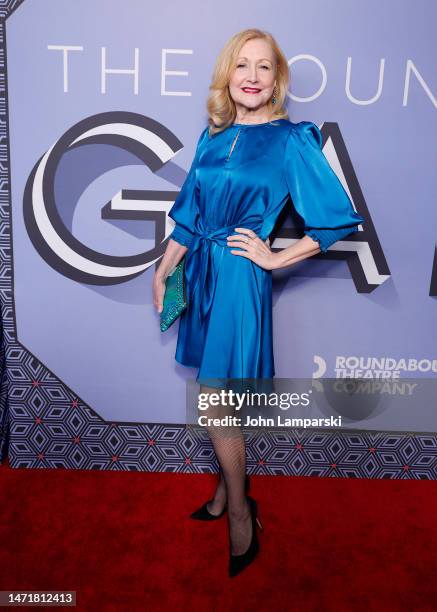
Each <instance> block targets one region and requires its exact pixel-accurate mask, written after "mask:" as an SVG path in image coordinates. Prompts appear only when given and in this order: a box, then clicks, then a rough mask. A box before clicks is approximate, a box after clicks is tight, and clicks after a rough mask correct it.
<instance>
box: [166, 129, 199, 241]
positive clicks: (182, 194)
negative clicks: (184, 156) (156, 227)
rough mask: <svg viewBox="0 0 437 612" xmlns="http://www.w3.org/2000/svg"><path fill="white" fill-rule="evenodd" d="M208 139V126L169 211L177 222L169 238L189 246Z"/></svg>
mask: <svg viewBox="0 0 437 612" xmlns="http://www.w3.org/2000/svg"><path fill="white" fill-rule="evenodd" d="M207 139H208V127H206V128H205V129H204V130H203V131H202V133H201V134H200V136H199V139H198V141H197V146H196V153H195V155H194V159H193V161H192V163H191V167H190V170H189V172H188V174H187V176H186V178H185V181H184V183H183V185H182V187H181V189H180V191H179V194H178V195H177V197H176V199H175V201H174V203H173V206H172V207H171V209H170V210H169V212H168V216H169V217H170V218H171V219H173V221H174V222H175V223H176V225H175V227H174V229H173V231H172V233H171V234H170V236H169V238H172V239H173V240H176V242H179V244H182V245H183V246H186V247H187V248H189V246H190V243H191V240H192V238H193V231H192V228H193V225H194V219H195V217H196V214H197V203H196V195H195V188H196V168H197V163H198V161H199V157H200V154H201V152H202V149H203V146H204V144H205V142H206V141H207Z"/></svg>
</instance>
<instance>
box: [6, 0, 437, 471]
mask: <svg viewBox="0 0 437 612" xmlns="http://www.w3.org/2000/svg"><path fill="white" fill-rule="evenodd" d="M0 10H1V21H0V28H1V40H0V44H1V49H2V54H1V61H2V63H3V65H2V81H1V90H0V96H1V102H2V103H1V106H0V113H1V119H2V121H1V123H0V131H1V136H2V140H1V142H2V147H1V155H2V163H1V167H0V172H1V174H2V181H1V191H0V198H1V208H0V210H1V216H0V227H1V232H0V241H1V266H2V267H1V270H2V274H1V277H0V287H1V314H2V347H1V350H2V353H1V355H2V389H1V408H0V411H1V412H0V414H1V418H0V422H1V438H0V439H1V448H2V452H3V454H4V455H5V454H6V453H7V454H8V455H9V461H10V463H11V465H12V466H13V467H53V468H56V467H67V468H73V469H120V470H153V471H164V470H165V471H185V472H202V471H203V472H206V471H213V470H215V469H216V467H217V464H216V462H215V457H214V453H213V451H212V447H211V444H210V442H209V440H208V437H207V435H206V433H204V434H201V435H195V434H194V432H193V431H191V430H190V429H187V428H186V427H185V425H184V424H185V418H186V404H185V396H186V395H185V394H186V385H187V380H188V379H193V378H194V377H195V375H196V373H197V371H195V370H193V369H192V368H188V367H184V366H182V365H180V364H179V363H177V362H176V361H175V359H174V353H175V347H176V337H177V326H178V323H177V324H175V325H174V326H173V327H171V328H170V329H169V330H168V331H167V332H166V333H165V334H162V333H161V332H160V329H159V316H158V314H157V312H156V310H155V308H154V306H153V303H152V278H153V274H154V271H155V269H156V266H157V264H158V263H159V260H160V258H161V256H162V254H163V252H164V249H165V244H166V238H167V237H168V235H169V234H170V233H171V231H172V229H173V226H174V225H173V221H172V220H171V219H170V218H169V217H168V216H167V212H168V210H169V209H170V207H171V205H172V203H173V201H174V199H175V197H176V196H177V194H178V191H179V189H180V187H181V185H182V184H183V182H184V180H185V177H186V173H187V170H188V168H189V165H190V163H191V160H192V157H193V154H194V148H195V143H196V141H197V138H198V136H199V134H200V132H201V130H202V129H203V128H204V127H205V125H206V121H207V114H206V107H205V101H206V98H207V95H208V87H209V83H210V78H211V74H212V69H213V66H214V63H215V60H216V57H217V54H218V53H219V51H220V50H221V48H222V46H223V45H224V43H225V42H226V41H227V40H228V39H229V38H230V37H231V36H232V35H233V34H235V33H236V32H238V31H240V30H243V29H246V28H249V27H258V28H260V29H263V30H267V31H268V32H271V33H272V34H273V35H274V37H275V38H276V39H277V41H278V42H279V44H280V46H281V48H282V49H283V51H284V53H285V55H286V57H287V58H288V61H289V66H290V75H291V79H290V90H289V92H288V108H289V115H290V119H291V120H292V121H294V122H299V121H302V120H305V121H313V122H314V123H316V124H317V125H318V126H319V127H320V129H321V131H322V134H323V139H324V147H323V151H324V154H325V156H326V157H327V159H328V161H329V162H330V164H331V166H332V168H333V169H334V171H335V172H336V173H337V175H338V177H339V178H340V180H341V181H342V183H343V185H344V187H345V189H346V190H347V191H348V193H349V195H350V197H351V199H352V201H353V204H354V206H355V208H356V210H357V212H358V213H359V214H361V215H362V216H363V217H364V218H365V221H366V223H365V224H363V226H362V227H360V232H359V233H358V234H356V235H355V236H354V237H353V239H351V240H347V239H346V240H344V241H339V242H338V243H336V244H335V245H333V246H332V247H331V248H330V250H329V252H328V253H327V254H326V255H318V256H315V257H311V258H309V259H307V260H305V261H302V262H300V263H298V264H296V265H294V266H292V267H290V268H287V269H282V270H277V271H274V273H273V325H274V352H275V366H276V376H277V377H279V378H290V377H296V378H307V379H315V378H318V379H323V378H324V377H329V378H344V377H350V378H364V379H369V380H371V381H373V382H377V383H378V384H384V383H389V382H390V381H393V380H399V383H400V385H401V384H402V383H403V382H404V383H406V382H407V379H409V378H415V377H422V378H426V379H428V380H430V379H434V378H436V377H437V353H436V337H437V336H436V329H437V328H436V301H435V300H436V295H437V256H436V230H437V209H436V206H435V193H436V192H437V178H436V176H437V175H436V172H435V169H436V157H437V156H436V147H435V143H436V141H437V134H436V122H435V117H436V115H435V113H436V107H437V78H436V72H435V56H436V55H435V52H436V42H435V33H434V30H435V27H434V24H435V20H436V18H437V8H436V7H434V6H432V5H431V3H429V2H426V1H425V0H419V1H415V2H413V1H412V0H411V1H410V0H409V1H407V0H401V1H396V2H395V1H394V0H389V1H386V2H384V3H380V2H378V1H377V0H367V1H361V0H359V1H357V2H353V3H351V2H348V1H347V0H329V1H323V2H322V1H321V0H309V1H308V0H292V1H291V2H286V3H285V2H279V1H277V0H274V1H273V2H270V3H268V4H266V3H265V2H261V1H259V0H255V1H252V2H250V3H249V2H240V3H237V4H235V3H234V2H230V0H222V2H221V3H216V2H212V1H207V2H200V1H198V0H186V1H185V2H169V1H167V0H164V1H163V2H160V3H151V2H142V1H140V0H127V1H126V2H123V3H120V2H116V1H115V0H104V1H103V0H94V1H93V2H88V1H86V0H74V1H73V0H57V1H56V2H52V1H49V0H24V1H9V2H6V1H5V2H0ZM406 34H407V35H406ZM281 223H282V225H281V227H279V228H278V231H277V232H276V233H275V236H274V241H273V243H272V248H276V249H281V248H285V247H287V246H288V245H290V244H292V243H293V242H294V241H296V240H297V239H299V236H300V235H301V234H298V233H296V231H295V229H294V228H293V225H292V222H291V219H290V218H289V216H287V215H285V216H284V219H283V221H282V222H281ZM392 389H393V387H390V385H388V386H387V392H391V391H390V390H392ZM396 392H399V393H400V394H403V393H407V392H408V389H407V387H404V388H403V390H402V388H401V386H398V387H397V391H396ZM344 416H345V423H346V425H345V428H344V430H342V431H335V432H334V431H321V430H317V431H315V430H308V429H306V430H303V429H296V430H292V431H288V432H284V433H283V434H282V435H281V436H279V437H275V436H269V435H268V434H267V433H266V434H261V435H256V436H255V435H254V436H249V439H248V469H249V471H251V472H252V473H266V474H311V475H332V476H337V475H343V476H350V477H353V476H361V477H385V478H386V477H399V478H403V477H404V478H435V477H436V476H437V467H436V461H437V435H436V434H435V432H436V431H437V416H436V415H434V409H433V405H432V398H430V401H429V402H428V401H426V399H423V401H422V400H421V401H416V402H411V404H409V407H408V412H407V413H406V411H405V410H403V411H397V410H396V402H391V403H389V404H387V409H381V408H380V409H376V408H375V411H374V412H372V411H370V412H369V411H367V412H366V413H365V414H363V415H359V414H357V415H354V414H345V415H344Z"/></svg>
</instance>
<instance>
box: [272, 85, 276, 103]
mask: <svg viewBox="0 0 437 612" xmlns="http://www.w3.org/2000/svg"><path fill="white" fill-rule="evenodd" d="M276 96H277V92H276V85H275V87H273V96H272V104H276Z"/></svg>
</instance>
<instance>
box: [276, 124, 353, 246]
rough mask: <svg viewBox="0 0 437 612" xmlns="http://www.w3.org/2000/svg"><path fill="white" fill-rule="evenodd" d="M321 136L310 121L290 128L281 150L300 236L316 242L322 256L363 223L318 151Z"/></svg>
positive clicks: (320, 145)
mask: <svg viewBox="0 0 437 612" xmlns="http://www.w3.org/2000/svg"><path fill="white" fill-rule="evenodd" d="M322 143H323V140H322V134H321V132H320V130H319V128H318V127H317V126H316V125H315V124H314V123H311V122H310V121H301V122H300V123H298V124H296V125H294V126H293V127H292V128H291V129H290V132H289V134H288V137H287V142H286V147H285V168H284V173H285V178H286V182H287V187H288V191H289V194H290V195H291V198H292V201H293V205H294V208H295V209H296V212H297V213H298V214H299V215H300V216H301V217H302V219H303V221H304V233H305V234H307V235H308V236H310V237H311V238H312V239H313V240H316V241H318V243H319V246H320V250H321V252H322V253H326V251H327V250H328V248H329V247H330V246H331V245H332V244H334V243H335V242H337V240H340V239H341V238H345V237H346V236H348V235H349V234H352V233H353V232H356V231H358V225H360V224H361V223H363V222H364V219H363V217H361V216H360V215H359V214H358V213H357V212H356V211H355V210H354V208H353V205H352V202H351V200H350V198H349V196H348V194H347V193H346V190H345V189H344V187H343V185H342V184H341V182H340V180H339V178H338V177H337V175H336V174H335V172H334V171H333V169H332V168H331V166H330V165H329V163H328V160H327V159H326V157H325V155H324V154H323V151H322Z"/></svg>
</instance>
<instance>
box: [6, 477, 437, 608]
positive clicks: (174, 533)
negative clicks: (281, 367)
mask: <svg viewBox="0 0 437 612" xmlns="http://www.w3.org/2000/svg"><path fill="white" fill-rule="evenodd" d="M214 482H215V477H214V476H211V475H200V476H197V475H191V474H164V473H156V474H150V473H133V472H114V471H111V472H109V471H107V472H102V471H67V470H45V469H41V470H25V469H23V470H12V469H10V468H8V467H2V468H0V490H1V493H2V497H1V500H2V503H1V510H0V521H1V523H0V535H1V552H0V560H1V577H0V590H9V589H11V590H18V589H25V590H43V589H47V590H75V591H76V592H77V602H78V605H77V609H79V610H93V611H100V610H145V609H146V608H149V609H151V610H153V611H156V610H158V611H160V610H168V609H170V610H173V611H174V612H179V611H185V610H187V611H188V610H189V611H190V612H197V611H198V610H199V611H200V610H201V611H207V610H223V609H225V608H228V609H231V610H239V611H246V610H254V611H259V610H262V611H264V610H266V611H267V610H269V611H270V610H272V611H275V612H276V611H282V610H287V611H288V610H291V611H293V610H303V611H305V612H306V611H308V610H317V611H321V612H325V611H330V610H332V611H335V612H339V611H343V610H344V611H348V612H349V611H355V610H378V611H380V610H381V611H382V610H384V611H390V612H391V611H393V610H408V611H409V612H410V611H414V612H416V611H418V610H430V611H431V610H435V609H436V605H437V585H436V580H435V575H436V569H437V562H436V556H437V553H436V551H437V536H436V533H437V530H436V507H437V483H435V482H428V481H411V480H403V481H401V480H398V481H394V480H393V481H392V480H355V479H350V480H349V479H339V478H327V479H322V478H291V477H268V476H254V477H252V479H251V483H252V488H251V494H252V495H253V497H255V499H257V501H258V504H259V511H260V517H261V520H262V522H263V525H264V529H265V531H264V533H261V534H260V543H261V552H260V555H259V557H258V559H257V560H256V561H255V563H254V564H253V565H252V566H251V567H250V568H248V569H247V570H246V571H245V572H244V573H243V574H241V575H240V576H237V577H236V578H233V579H229V578H228V577H227V555H228V542H227V531H226V519H225V518H224V519H221V520H220V521H217V522H211V523H201V522H196V521H192V520H190V519H188V518H187V516H188V515H189V513H190V512H191V511H192V510H193V509H194V508H196V507H197V506H198V505H200V504H201V503H203V501H205V500H206V499H207V498H208V497H209V494H210V493H211V492H212V490H213V485H214ZM55 609H56V608H55Z"/></svg>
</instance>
